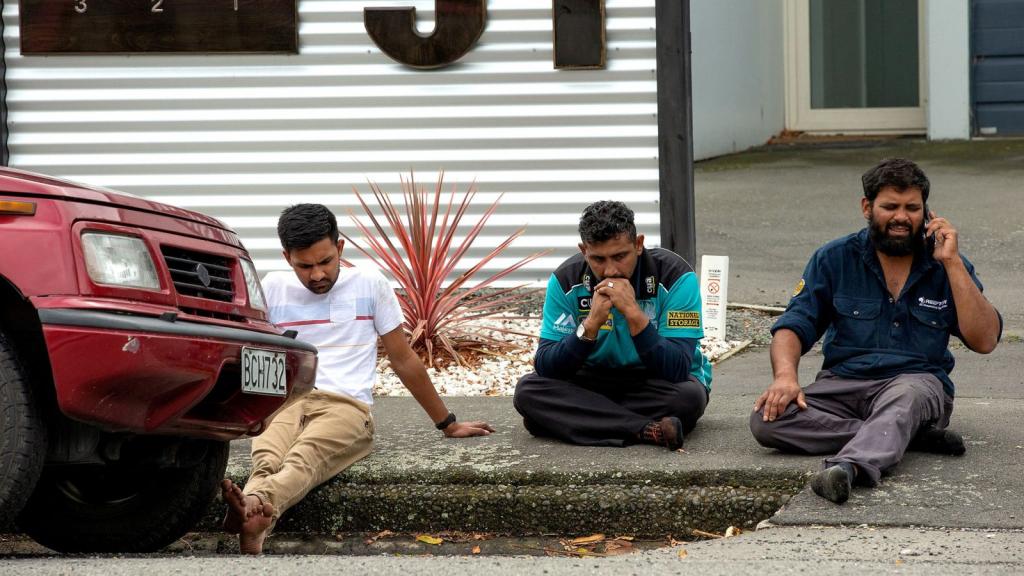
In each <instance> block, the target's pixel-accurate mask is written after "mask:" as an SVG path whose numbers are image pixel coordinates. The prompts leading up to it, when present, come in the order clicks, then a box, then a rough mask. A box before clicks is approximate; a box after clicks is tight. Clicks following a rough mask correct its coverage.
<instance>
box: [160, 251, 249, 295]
mask: <svg viewBox="0 0 1024 576" xmlns="http://www.w3.org/2000/svg"><path fill="white" fill-rule="evenodd" d="M161 252H163V255H164V262H165V263H167V268H168V269H170V271H171V279H172V280H173V281H174V288H175V290H177V291H178V294H182V295H184V296H193V297H195V298H205V299H207V300H220V301H222V302H231V301H232V300H234V298H235V285H234V282H232V280H231V259H230V258H225V257H224V256H215V255H213V254H206V253H204V252H195V251H193V250H185V249H182V248H174V247H171V246H162V247H161Z"/></svg>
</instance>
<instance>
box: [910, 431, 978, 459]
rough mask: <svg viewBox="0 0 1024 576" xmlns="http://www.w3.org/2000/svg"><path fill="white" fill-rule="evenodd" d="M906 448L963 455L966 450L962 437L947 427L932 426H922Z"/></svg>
mask: <svg viewBox="0 0 1024 576" xmlns="http://www.w3.org/2000/svg"><path fill="white" fill-rule="evenodd" d="M908 448H909V449H911V450H916V451H917V452H930V453H932V454H946V455H949V456H963V454H964V452H967V447H966V446H964V439H963V437H961V436H960V435H959V434H957V433H956V432H953V431H952V430H949V429H948V428H941V429H940V428H935V427H933V426H929V427H927V428H922V429H921V430H920V431H919V432H918V433H917V435H916V436H914V439H913V440H911V441H910V446H908Z"/></svg>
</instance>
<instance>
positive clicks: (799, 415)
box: [750, 371, 866, 454]
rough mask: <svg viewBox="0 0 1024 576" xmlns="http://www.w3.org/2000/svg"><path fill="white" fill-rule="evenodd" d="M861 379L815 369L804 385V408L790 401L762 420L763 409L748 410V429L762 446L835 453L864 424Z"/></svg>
mask: <svg viewBox="0 0 1024 576" xmlns="http://www.w3.org/2000/svg"><path fill="white" fill-rule="evenodd" d="M862 382H863V381H860V380H849V379H845V378H838V377H836V376H835V375H833V374H832V373H831V372H827V371H822V372H819V373H818V377H817V379H816V380H815V381H814V382H813V383H812V384H811V385H810V386H808V387H807V388H805V389H804V396H805V398H806V400H807V409H806V410H800V408H799V407H798V406H797V405H796V403H795V402H793V403H791V404H790V405H789V406H787V407H786V409H785V410H784V411H783V412H782V414H781V415H780V416H778V417H777V418H776V419H775V420H774V421H773V422H765V421H764V409H761V410H758V411H756V412H753V413H751V415H750V432H751V433H752V434H753V435H754V438H755V439H756V440H757V441H758V443H760V444H761V445H762V446H764V447H766V448H775V449H777V450H781V451H783V452H792V453H796V454H834V453H836V452H838V451H839V450H840V449H841V448H842V447H843V446H845V445H846V443H847V442H849V441H850V440H851V439H853V437H854V436H855V435H856V434H857V431H858V430H860V427H861V425H862V424H863V422H862V420H861V414H860V409H859V406H860V405H861V404H863V396H865V395H866V391H865V390H864V389H863V386H862Z"/></svg>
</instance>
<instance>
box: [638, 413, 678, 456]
mask: <svg viewBox="0 0 1024 576" xmlns="http://www.w3.org/2000/svg"><path fill="white" fill-rule="evenodd" d="M640 440H641V441H643V442H645V443H647V444H657V445H658V446H664V447H666V448H668V449H669V450H679V449H680V448H682V447H683V423H682V422H680V421H679V418H676V417H675V416H666V417H665V418H662V419H661V420H658V421H657V422H651V423H649V424H647V426H644V429H643V431H642V432H640Z"/></svg>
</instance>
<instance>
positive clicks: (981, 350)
mask: <svg viewBox="0 0 1024 576" xmlns="http://www.w3.org/2000/svg"><path fill="white" fill-rule="evenodd" d="M998 345H999V339H997V338H986V339H985V340H984V341H983V342H981V343H980V344H979V345H977V346H971V350H974V351H975V352H977V353H978V354H991V353H992V352H993V351H995V349H996V346H998Z"/></svg>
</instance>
